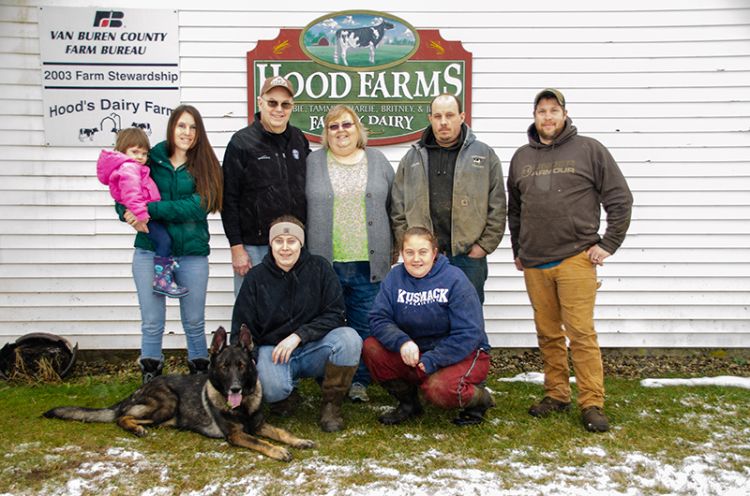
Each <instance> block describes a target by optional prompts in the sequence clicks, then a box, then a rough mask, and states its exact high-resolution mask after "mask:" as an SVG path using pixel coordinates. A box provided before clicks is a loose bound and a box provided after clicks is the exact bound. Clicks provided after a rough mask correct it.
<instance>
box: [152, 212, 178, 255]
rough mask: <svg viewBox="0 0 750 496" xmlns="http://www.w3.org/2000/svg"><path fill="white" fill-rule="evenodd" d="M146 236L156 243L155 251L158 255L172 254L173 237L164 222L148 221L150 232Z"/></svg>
mask: <svg viewBox="0 0 750 496" xmlns="http://www.w3.org/2000/svg"><path fill="white" fill-rule="evenodd" d="M146 237H147V238H148V239H149V241H151V242H152V243H153V244H154V253H156V256H157V257H168V256H170V255H172V238H170V237H169V231H167V228H166V227H164V224H161V223H159V222H156V221H153V220H150V221H148V234H146Z"/></svg>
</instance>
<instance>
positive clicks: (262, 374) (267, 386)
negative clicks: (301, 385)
mask: <svg viewBox="0 0 750 496" xmlns="http://www.w3.org/2000/svg"><path fill="white" fill-rule="evenodd" d="M273 349H274V346H259V347H258V363H257V367H258V377H259V378H260V384H261V387H262V388H263V400H264V401H265V402H267V403H275V402H277V401H281V400H283V399H285V398H287V397H288V396H289V395H290V394H292V389H294V387H295V385H296V384H297V381H299V379H302V378H304V377H312V378H316V379H317V378H322V377H323V375H324V374H325V367H326V362H331V363H332V364H333V365H338V366H340V367H352V366H354V365H357V363H358V362H359V357H360V355H361V354H362V340H361V339H360V337H359V336H358V335H357V332H356V331H355V330H354V329H352V328H351V327H337V328H336V329H333V330H332V331H331V332H329V333H328V334H326V335H325V336H323V337H322V338H321V339H319V340H317V341H311V342H309V343H307V344H304V345H302V346H299V347H297V349H296V350H294V352H293V353H292V356H291V358H290V359H289V361H288V362H287V363H276V364H274V363H273V360H272V359H271V353H273Z"/></svg>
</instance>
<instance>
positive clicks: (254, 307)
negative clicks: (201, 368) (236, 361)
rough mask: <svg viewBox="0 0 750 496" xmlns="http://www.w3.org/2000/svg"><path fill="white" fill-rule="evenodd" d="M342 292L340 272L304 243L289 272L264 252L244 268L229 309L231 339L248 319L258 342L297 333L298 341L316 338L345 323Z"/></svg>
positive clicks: (266, 342)
mask: <svg viewBox="0 0 750 496" xmlns="http://www.w3.org/2000/svg"><path fill="white" fill-rule="evenodd" d="M345 311H346V307H345V305H344V294H343V292H342V290H341V283H339V278H338V277H337V276H336V273H335V272H334V271H333V267H331V264H329V263H328V261H326V259H325V258H323V257H320V256H318V255H311V254H310V252H308V251H307V249H306V248H302V252H301V253H300V256H299V260H297V263H296V264H294V267H292V269H291V270H290V271H289V272H285V271H283V270H281V269H280V268H279V267H278V266H277V265H276V262H275V261H274V259H273V254H272V253H270V252H269V253H268V254H267V255H266V256H265V258H264V259H263V263H261V264H260V265H259V266H257V267H253V269H252V270H251V271H250V272H248V273H247V275H246V276H245V280H244V281H243V283H242V288H241V289H240V293H239V294H238V295H237V300H236V301H235V303H234V311H233V313H232V334H231V341H232V343H236V341H237V339H238V338H239V334H240V326H241V325H242V324H247V326H248V327H249V328H250V332H251V333H252V335H253V341H254V342H255V344H256V345H259V346H264V345H271V346H276V345H277V344H279V343H280V342H281V341H282V340H283V339H284V338H286V337H287V336H289V335H290V334H292V333H296V334H297V335H298V336H299V337H300V338H301V339H302V342H301V343H300V345H303V344H306V343H309V342H310V341H317V340H319V339H321V338H322V337H323V336H325V335H326V334H328V333H329V332H330V331H332V330H333V329H335V328H337V327H342V326H343V325H344V315H345Z"/></svg>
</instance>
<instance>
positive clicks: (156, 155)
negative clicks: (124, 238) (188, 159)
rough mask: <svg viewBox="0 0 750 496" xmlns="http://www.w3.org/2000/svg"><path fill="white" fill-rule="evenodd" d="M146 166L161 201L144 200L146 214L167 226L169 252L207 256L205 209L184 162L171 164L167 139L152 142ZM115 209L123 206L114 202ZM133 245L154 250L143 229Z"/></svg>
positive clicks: (121, 210)
mask: <svg viewBox="0 0 750 496" xmlns="http://www.w3.org/2000/svg"><path fill="white" fill-rule="evenodd" d="M148 166H149V167H150V168H151V178H152V179H153V180H154V182H155V183H156V186H157V187H158V188H159V193H161V201H157V202H151V203H149V204H148V214H149V216H150V217H151V219H152V220H154V221H158V222H161V223H162V224H164V225H165V226H166V227H167V230H168V231H169V235H170V237H171V238H172V255H173V256H175V257H180V256H185V255H195V256H207V255H208V254H209V253H210V252H211V248H210V247H209V245H208V240H209V238H210V235H209V234H208V221H207V216H208V213H207V212H206V209H205V208H203V207H202V206H201V198H200V196H199V195H198V194H197V193H196V192H195V181H194V180H193V176H192V175H191V174H190V172H189V171H188V167H187V164H183V165H181V166H179V167H178V168H176V169H175V168H174V167H172V164H171V163H170V162H169V157H168V155H167V142H166V141H162V142H161V143H159V144H157V145H156V146H154V147H153V148H152V149H151V151H150V152H149V156H148ZM116 208H117V212H118V213H119V214H120V219H122V214H123V213H124V212H125V207H124V206H122V205H120V204H118V205H117V206H116ZM133 246H135V247H136V248H143V249H144V250H150V251H154V246H153V244H152V243H151V241H149V239H148V238H147V237H146V235H145V234H144V233H138V234H137V235H136V237H135V243H134V245H133Z"/></svg>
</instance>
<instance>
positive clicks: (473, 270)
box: [448, 255, 487, 303]
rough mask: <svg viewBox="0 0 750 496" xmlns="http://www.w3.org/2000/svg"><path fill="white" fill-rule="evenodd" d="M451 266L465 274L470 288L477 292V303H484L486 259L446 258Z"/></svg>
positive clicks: (461, 256)
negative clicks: (472, 287) (470, 285)
mask: <svg viewBox="0 0 750 496" xmlns="http://www.w3.org/2000/svg"><path fill="white" fill-rule="evenodd" d="M448 261H449V262H450V264H451V265H455V266H456V267H458V268H459V269H461V270H462V271H463V273H464V274H466V277H468V278H469V282H471V284H472V286H474V288H475V289H476V290H477V294H478V295H479V301H480V302H481V303H484V282H485V281H486V280H487V257H482V258H470V257H468V256H466V255H456V256H455V257H448Z"/></svg>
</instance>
